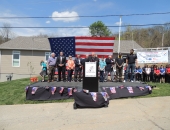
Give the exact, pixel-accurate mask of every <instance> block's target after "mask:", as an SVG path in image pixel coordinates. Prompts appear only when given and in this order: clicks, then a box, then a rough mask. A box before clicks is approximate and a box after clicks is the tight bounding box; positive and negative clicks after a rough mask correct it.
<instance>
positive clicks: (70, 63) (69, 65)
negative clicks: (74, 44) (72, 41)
mask: <svg viewBox="0 0 170 130" xmlns="http://www.w3.org/2000/svg"><path fill="white" fill-rule="evenodd" d="M74 67H75V63H74V60H73V59H72V56H69V59H68V61H67V72H68V77H67V80H68V82H71V80H72V74H73V70H74Z"/></svg>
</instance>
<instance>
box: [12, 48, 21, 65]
mask: <svg viewBox="0 0 170 130" xmlns="http://www.w3.org/2000/svg"><path fill="white" fill-rule="evenodd" d="M14 54H19V65H18V66H14V64H13V63H14V62H13V61H14V59H13V56H14ZM20 55H21V52H20V51H12V67H20Z"/></svg>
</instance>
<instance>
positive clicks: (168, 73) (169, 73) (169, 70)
mask: <svg viewBox="0 0 170 130" xmlns="http://www.w3.org/2000/svg"><path fill="white" fill-rule="evenodd" d="M166 76H167V77H166V79H167V83H170V65H168V66H167V68H166Z"/></svg>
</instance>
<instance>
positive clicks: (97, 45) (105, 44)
mask: <svg viewBox="0 0 170 130" xmlns="http://www.w3.org/2000/svg"><path fill="white" fill-rule="evenodd" d="M114 40H115V38H114V37H57V38H49V42H50V46H51V51H52V52H54V53H55V54H56V55H59V52H60V51H63V52H64V54H65V56H66V57H68V56H69V55H72V56H73V57H75V56H76V55H77V54H80V55H81V57H85V55H89V54H91V52H94V53H95V54H97V55H98V57H101V56H108V55H112V54H113V46H114Z"/></svg>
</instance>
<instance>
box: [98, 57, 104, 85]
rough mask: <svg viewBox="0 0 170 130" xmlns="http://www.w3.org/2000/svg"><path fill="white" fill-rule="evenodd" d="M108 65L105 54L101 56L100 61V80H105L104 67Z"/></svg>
mask: <svg viewBox="0 0 170 130" xmlns="http://www.w3.org/2000/svg"><path fill="white" fill-rule="evenodd" d="M105 66H106V62H105V60H104V56H103V57H102V58H101V60H100V62H99V70H100V82H103V81H104V69H105Z"/></svg>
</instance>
